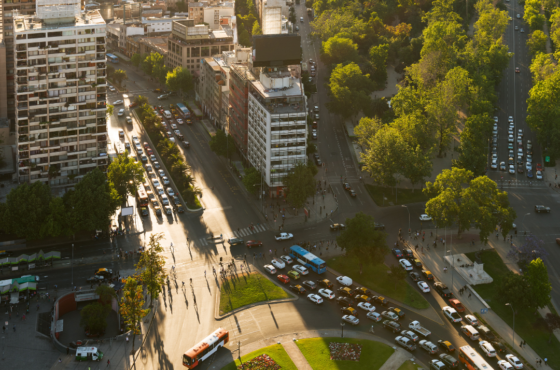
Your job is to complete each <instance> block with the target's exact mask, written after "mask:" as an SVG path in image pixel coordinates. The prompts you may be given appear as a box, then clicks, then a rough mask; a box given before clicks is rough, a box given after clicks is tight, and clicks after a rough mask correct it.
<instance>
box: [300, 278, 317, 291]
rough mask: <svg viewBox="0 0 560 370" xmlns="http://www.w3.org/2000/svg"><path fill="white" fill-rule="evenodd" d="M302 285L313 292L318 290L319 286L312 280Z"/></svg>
mask: <svg viewBox="0 0 560 370" xmlns="http://www.w3.org/2000/svg"><path fill="white" fill-rule="evenodd" d="M302 284H303V285H305V286H306V287H308V288H309V289H311V290H315V288H317V284H315V283H314V282H312V281H311V280H306V281H304V282H303V283H302Z"/></svg>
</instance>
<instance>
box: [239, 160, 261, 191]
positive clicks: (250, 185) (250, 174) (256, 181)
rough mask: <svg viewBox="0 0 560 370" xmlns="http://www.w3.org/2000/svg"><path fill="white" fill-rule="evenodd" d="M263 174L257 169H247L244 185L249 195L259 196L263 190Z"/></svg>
mask: <svg viewBox="0 0 560 370" xmlns="http://www.w3.org/2000/svg"><path fill="white" fill-rule="evenodd" d="M260 184H261V173H260V172H259V171H257V169H256V168H254V167H250V168H247V169H245V176H244V177H243V185H245V189H247V191H248V192H249V194H253V195H255V194H259V191H260V190H261V187H260Z"/></svg>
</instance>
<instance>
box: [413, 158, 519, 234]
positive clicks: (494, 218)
mask: <svg viewBox="0 0 560 370" xmlns="http://www.w3.org/2000/svg"><path fill="white" fill-rule="evenodd" d="M424 192H425V193H426V194H428V195H430V196H431V197H432V198H431V199H430V200H429V201H428V202H427V203H426V213H427V214H429V215H430V216H431V217H432V218H433V220H434V221H435V223H436V225H437V226H438V228H443V227H450V226H452V225H455V226H456V227H457V228H458V233H459V234H461V233H462V232H463V231H465V230H468V229H470V228H471V225H472V224H474V225H475V227H476V228H477V229H478V230H479V236H480V240H482V241H484V242H486V241H487V240H488V237H489V236H490V234H491V233H492V232H493V231H494V230H495V229H496V226H498V225H500V226H501V227H502V228H503V229H504V230H505V232H506V233H508V232H509V231H510V230H511V229H512V227H513V225H512V222H513V220H514V219H515V218H516V214H515V211H514V210H513V208H512V207H511V206H510V205H509V200H508V197H507V193H506V192H503V191H500V190H498V188H497V184H496V183H495V182H494V181H492V180H490V179H489V178H488V177H486V176H479V177H475V178H473V174H472V172H471V171H468V170H465V169H461V168H456V167H454V168H452V169H451V170H443V171H442V173H440V174H439V175H438V176H437V178H436V181H435V182H434V183H431V182H427V183H426V188H425V189H424Z"/></svg>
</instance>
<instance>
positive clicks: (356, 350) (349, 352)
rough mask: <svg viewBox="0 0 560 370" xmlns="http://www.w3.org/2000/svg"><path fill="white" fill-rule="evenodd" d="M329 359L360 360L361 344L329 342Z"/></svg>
mask: <svg viewBox="0 0 560 370" xmlns="http://www.w3.org/2000/svg"><path fill="white" fill-rule="evenodd" d="M329 350H330V352H331V360H342V361H356V362H357V361H360V355H361V354H362V346H361V345H359V344H355V343H337V342H330V343H329Z"/></svg>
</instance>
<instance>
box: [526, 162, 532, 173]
mask: <svg viewBox="0 0 560 370" xmlns="http://www.w3.org/2000/svg"><path fill="white" fill-rule="evenodd" d="M525 169H526V170H527V171H531V170H532V169H533V165H532V164H531V163H529V162H527V163H525Z"/></svg>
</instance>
